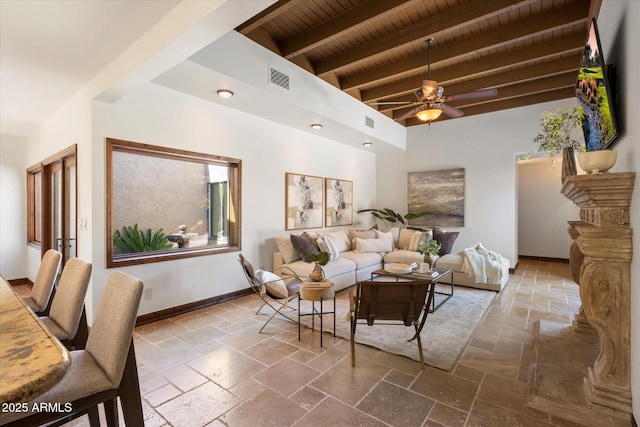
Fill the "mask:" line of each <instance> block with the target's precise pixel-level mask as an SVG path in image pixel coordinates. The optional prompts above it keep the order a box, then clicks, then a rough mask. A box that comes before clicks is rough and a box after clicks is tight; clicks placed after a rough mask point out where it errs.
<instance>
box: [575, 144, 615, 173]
mask: <svg viewBox="0 0 640 427" xmlns="http://www.w3.org/2000/svg"><path fill="white" fill-rule="evenodd" d="M617 158H618V152H617V151H615V150H598V151H587V152H584V153H578V164H579V165H580V168H581V169H582V170H583V171H585V172H586V173H588V174H598V173H606V172H608V171H609V169H611V168H612V167H613V165H615V164H616V160H617Z"/></svg>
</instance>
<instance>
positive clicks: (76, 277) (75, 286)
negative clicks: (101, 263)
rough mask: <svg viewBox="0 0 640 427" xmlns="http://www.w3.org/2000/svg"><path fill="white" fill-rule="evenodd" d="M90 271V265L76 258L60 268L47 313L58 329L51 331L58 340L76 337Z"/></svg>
mask: <svg viewBox="0 0 640 427" xmlns="http://www.w3.org/2000/svg"><path fill="white" fill-rule="evenodd" d="M91 269H92V266H91V263H88V262H85V261H82V260H80V259H78V258H71V259H70V260H69V261H67V263H66V264H65V265H64V267H63V268H62V274H61V275H60V280H59V282H58V288H57V289H56V294H55V295H54V297H53V301H52V302H51V310H50V311H49V318H50V319H51V320H52V321H53V322H55V325H56V326H57V327H58V328H59V330H58V328H56V330H53V331H52V332H53V333H54V335H56V336H57V337H58V339H63V340H64V339H72V338H73V337H75V336H76V332H77V331H78V325H79V324H80V316H81V315H82V310H83V308H84V298H85V296H86V295H87V288H88V287H89V280H90V279H91ZM45 324H47V323H45ZM47 326H49V324H47ZM65 335H66V336H65Z"/></svg>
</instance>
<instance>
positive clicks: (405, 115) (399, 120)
mask: <svg viewBox="0 0 640 427" xmlns="http://www.w3.org/2000/svg"><path fill="white" fill-rule="evenodd" d="M423 109H424V105H420V106H418V107H416V108H412V109H411V110H409V111H407V112H406V113H404V114H403V115H401V116H400V117H398V118H397V119H395V121H396V122H401V121H403V120H406V119H408V118H409V117H411V116H413V115H415V114H416V113H417V112H418V111H421V110H423Z"/></svg>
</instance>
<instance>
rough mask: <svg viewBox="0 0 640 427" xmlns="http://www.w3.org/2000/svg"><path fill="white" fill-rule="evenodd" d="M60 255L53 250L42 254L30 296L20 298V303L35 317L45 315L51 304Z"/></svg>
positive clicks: (60, 260)
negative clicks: (31, 311)
mask: <svg viewBox="0 0 640 427" xmlns="http://www.w3.org/2000/svg"><path fill="white" fill-rule="evenodd" d="M61 262H62V254H61V253H60V252H58V251H56V250H55V249H49V250H48V251H46V252H45V253H44V256H43V257H42V261H41V262H40V267H39V268H38V274H37V275H36V280H35V281H34V282H33V287H32V288H31V294H30V295H25V296H23V297H22V301H24V303H25V304H26V305H27V307H29V308H30V309H31V310H33V312H34V313H36V314H37V315H45V314H46V312H47V309H48V308H49V303H50V302H51V295H52V294H53V289H54V287H55V284H56V279H57V278H58V272H59V271H60V263H61Z"/></svg>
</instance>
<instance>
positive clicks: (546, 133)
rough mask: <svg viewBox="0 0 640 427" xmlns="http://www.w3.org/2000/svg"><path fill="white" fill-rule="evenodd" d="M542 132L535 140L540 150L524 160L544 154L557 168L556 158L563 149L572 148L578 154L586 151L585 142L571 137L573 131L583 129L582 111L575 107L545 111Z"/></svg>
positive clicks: (526, 155) (528, 155)
mask: <svg viewBox="0 0 640 427" xmlns="http://www.w3.org/2000/svg"><path fill="white" fill-rule="evenodd" d="M540 126H542V131H540V133H538V135H536V137H535V138H533V142H534V143H536V144H538V149H537V150H535V151H533V152H531V153H528V154H525V155H523V156H521V158H523V159H527V158H529V157H531V155H532V154H535V153H544V154H546V155H547V156H548V157H549V159H550V160H551V166H552V167H553V166H555V163H556V156H557V155H558V154H559V153H560V152H561V151H562V149H563V148H571V149H573V150H574V151H576V152H583V151H585V150H586V147H585V145H584V142H582V141H578V140H576V139H574V138H572V137H571V132H572V130H573V129H576V128H577V129H582V122H581V120H580V109H579V108H578V107H573V108H571V109H566V108H565V107H561V108H558V109H557V110H556V111H555V112H549V111H545V112H544V113H542V118H541V119H540Z"/></svg>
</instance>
